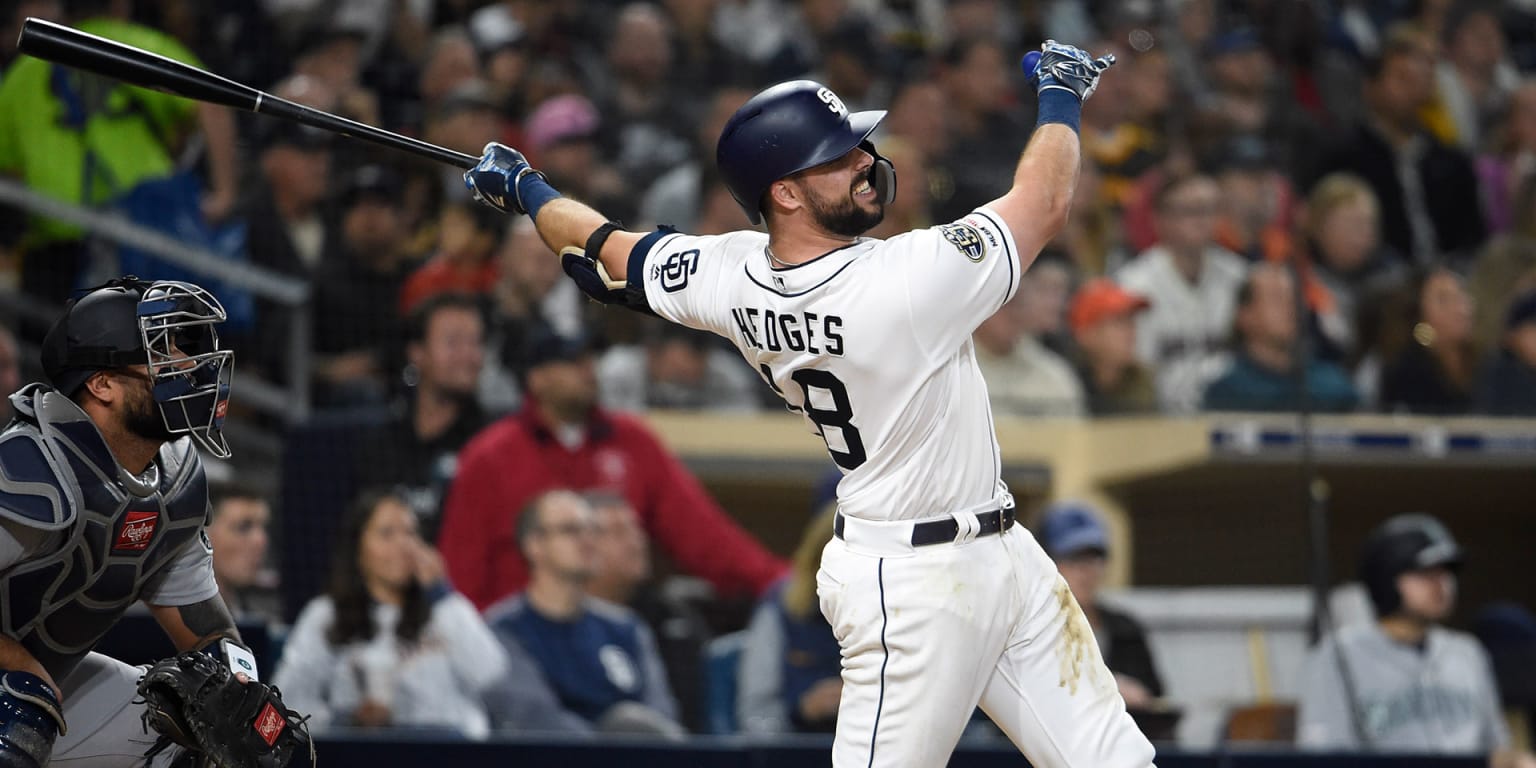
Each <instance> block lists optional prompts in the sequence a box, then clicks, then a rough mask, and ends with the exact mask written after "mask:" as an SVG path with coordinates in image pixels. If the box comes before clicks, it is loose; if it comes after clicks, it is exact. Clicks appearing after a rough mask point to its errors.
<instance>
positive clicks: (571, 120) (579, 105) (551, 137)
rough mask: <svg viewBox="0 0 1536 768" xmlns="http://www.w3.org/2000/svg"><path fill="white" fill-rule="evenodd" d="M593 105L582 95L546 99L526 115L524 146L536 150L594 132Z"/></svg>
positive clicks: (570, 94)
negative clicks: (526, 142)
mask: <svg viewBox="0 0 1536 768" xmlns="http://www.w3.org/2000/svg"><path fill="white" fill-rule="evenodd" d="M597 124H598V117H597V108H596V107H594V106H592V102H590V101H588V100H587V99H586V97H584V96H578V95H576V94H574V93H568V94H564V95H561V96H555V97H554V98H551V99H548V100H546V101H545V102H544V103H542V104H540V105H539V106H538V108H537V109H535V110H534V111H533V114H532V115H529V116H528V126H527V133H528V148H529V149H532V150H533V151H535V152H539V151H542V150H545V149H548V148H549V147H552V146H554V145H555V144H558V143H560V142H562V141H570V140H572V139H584V138H588V137H590V136H592V134H594V133H597Z"/></svg>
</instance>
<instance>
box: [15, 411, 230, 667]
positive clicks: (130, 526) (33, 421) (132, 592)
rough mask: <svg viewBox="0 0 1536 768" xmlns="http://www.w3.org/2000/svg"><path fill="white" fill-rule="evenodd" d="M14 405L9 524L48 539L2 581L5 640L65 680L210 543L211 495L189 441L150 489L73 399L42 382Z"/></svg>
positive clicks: (176, 448)
mask: <svg viewBox="0 0 1536 768" xmlns="http://www.w3.org/2000/svg"><path fill="white" fill-rule="evenodd" d="M12 402H13V403H14V404H16V405H17V406H18V409H17V418H16V419H15V420H14V421H13V422H12V423H11V425H10V426H9V427H7V428H6V429H5V430H4V431H3V432H0V472H3V475H0V516H4V517H5V518H7V519H8V520H9V521H10V522H12V523H19V524H20V525H22V526H25V527H29V528H35V529H41V530H45V531H48V536H47V540H46V542H45V544H44V546H43V548H42V551H40V552H38V553H37V554H35V555H33V556H31V557H29V558H28V559H27V560H25V561H23V562H21V563H18V564H16V565H15V566H13V567H11V568H10V569H9V570H7V571H5V572H4V573H0V606H3V608H0V632H3V633H4V634H6V635H7V636H10V637H13V638H16V639H18V640H19V641H20V642H21V644H22V645H23V646H24V647H25V648H26V649H27V650H28V651H30V652H31V653H32V655H33V656H35V657H37V660H38V661H39V662H41V663H42V665H43V666H44V667H45V668H46V669H47V670H48V673H49V674H51V675H53V677H54V679H55V680H57V679H62V678H63V677H64V676H65V675H66V674H68V672H69V670H71V669H72V668H73V667H74V666H75V664H76V663H78V662H79V660H80V659H81V658H82V657H83V656H85V654H86V652H88V651H89V650H90V649H91V648H92V647H93V646H94V645H95V644H96V642H97V641H98V640H100V639H101V637H102V636H103V635H105V634H106V633H107V630H108V629H110V628H111V627H112V625H113V624H115V623H116V622H117V620H118V619H119V618H120V617H121V616H122V615H123V612H124V611H125V610H127V608H128V606H130V605H132V604H133V603H134V602H136V601H137V600H138V599H139V595H140V593H141V592H142V591H143V589H144V586H145V584H146V583H148V582H149V581H150V579H151V578H152V577H154V576H155V575H156V574H157V573H159V571H160V570H161V569H162V568H164V567H165V565H166V563H168V562H170V560H171V559H172V558H173V557H174V556H175V555H176V554H177V552H179V551H180V550H181V548H182V547H183V546H184V545H186V544H187V543H188V542H189V541H191V540H192V539H194V538H196V537H198V536H200V535H202V529H203V521H204V517H205V515H206V514H207V505H208V486H207V480H206V478H205V477H204V475H203V469H202V464H201V462H200V461H199V460H198V457H197V452H196V451H195V450H194V449H193V447H192V442H191V440H190V439H187V438H182V439H180V440H177V441H175V442H172V443H167V444H166V445H165V446H164V447H162V448H161V449H160V455H159V457H158V459H157V461H156V462H155V465H156V468H155V469H151V470H150V474H149V475H148V476H147V480H148V481H149V482H148V483H144V482H136V481H135V479H134V478H131V477H123V476H122V475H124V474H126V473H124V471H123V470H122V469H121V468H120V467H118V465H117V462H116V460H114V459H113V458H112V454H111V452H110V451H109V450H108V449H107V445H106V442H105V441H104V440H102V437H101V434H100V433H99V432H97V430H96V427H95V425H94V424H93V423H92V422H91V421H90V420H89V419H88V418H87V417H86V415H85V413H84V412H83V411H81V410H80V409H79V407H78V406H76V405H75V404H74V403H73V402H72V401H70V400H69V399H68V398H66V397H64V396H63V395H60V394H59V393H58V392H55V391H53V390H51V389H49V388H47V387H44V386H42V385H32V386H30V387H28V388H26V389H24V390H23V391H22V392H21V393H18V395H17V396H15V397H13V398H12ZM157 470H158V471H157Z"/></svg>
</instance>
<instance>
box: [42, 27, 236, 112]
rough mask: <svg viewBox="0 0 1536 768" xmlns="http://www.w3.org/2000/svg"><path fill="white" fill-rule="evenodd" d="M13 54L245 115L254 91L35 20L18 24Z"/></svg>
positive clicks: (111, 42) (193, 69) (145, 54)
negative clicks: (218, 105) (20, 53)
mask: <svg viewBox="0 0 1536 768" xmlns="http://www.w3.org/2000/svg"><path fill="white" fill-rule="evenodd" d="M16 48H17V50H19V51H21V52H22V53H25V54H27V55H29V56H36V57H37V58H39V59H46V60H48V61H52V62H56V63H59V64H64V65H66V66H70V67H74V68H76V69H81V70H84V71H86V72H91V73H93V74H97V75H101V76H103V77H109V78H113V79H115V80H121V81H123V82H125V83H130V84H133V85H138V86H143V87H145V88H153V89H155V90H158V91H164V92H166V93H172V94H176V95H178V96H185V97H187V98H189V99H196V100H198V101H207V102H212V103H215V104H222V105H224V106H227V107H234V108H236V109H245V110H250V109H254V108H255V105H256V99H257V96H258V95H259V94H260V93H261V92H260V91H258V90H256V89H255V88H252V87H250V86H248V85H243V84H241V83H237V82H235V81H233V80H230V79H228V78H224V77H219V76H218V75H215V74H213V73H211V72H205V71H203V70H201V69H198V68H197V67H194V66H191V65H188V64H184V63H182V62H179V61H175V60H173V59H168V58H166V57H164V56H160V55H158V54H154V53H150V52H149V51H146V50H142V49H140V48H135V47H133V46H131V45H125V44H123V43H119V42H117V41H115V40H108V39H106V38H102V37H97V36H96V35H92V34H90V33H87V32H81V31H80V30H78V29H71V28H69V27H66V26H63V25H61V24H54V23H53V22H50V21H43V20H41V19H27V20H25V21H23V22H22V24H21V37H20V38H18V39H17V41H16Z"/></svg>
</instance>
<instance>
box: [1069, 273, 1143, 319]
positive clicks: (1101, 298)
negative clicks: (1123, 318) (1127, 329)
mask: <svg viewBox="0 0 1536 768" xmlns="http://www.w3.org/2000/svg"><path fill="white" fill-rule="evenodd" d="M1150 306H1152V303H1151V302H1149V301H1147V299H1146V297H1144V296H1142V295H1140V294H1135V293H1131V292H1130V291H1127V290H1126V289H1124V288H1121V287H1120V286H1119V285H1117V284H1116V283H1115V281H1113V280H1111V279H1109V278H1107V277H1098V278H1094V279H1093V280H1089V281H1088V282H1087V284H1085V285H1084V286H1083V287H1082V288H1080V289H1078V291H1077V296H1075V297H1073V299H1072V308H1071V310H1069V311H1068V313H1067V320H1068V322H1070V323H1071V324H1072V330H1074V331H1080V330H1083V329H1084V328H1089V327H1091V326H1094V325H1097V324H1098V323H1099V321H1101V320H1104V319H1105V318H1110V317H1115V316H1116V315H1124V314H1130V313H1134V312H1140V311H1142V310H1144V309H1146V308H1147V307H1150Z"/></svg>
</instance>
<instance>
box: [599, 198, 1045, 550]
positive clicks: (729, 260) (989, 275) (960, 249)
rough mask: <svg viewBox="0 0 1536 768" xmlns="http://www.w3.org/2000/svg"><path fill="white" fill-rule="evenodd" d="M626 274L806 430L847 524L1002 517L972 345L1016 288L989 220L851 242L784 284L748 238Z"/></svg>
mask: <svg viewBox="0 0 1536 768" xmlns="http://www.w3.org/2000/svg"><path fill="white" fill-rule="evenodd" d="M641 258H643V259H644V262H643V263H636V262H635V261H634V259H641ZM631 259H632V261H631V263H632V265H634V266H638V267H640V268H633V267H632V268H631V269H630V271H629V273H630V275H632V276H635V277H640V278H641V279H643V281H644V288H645V297H646V300H647V302H648V303H649V304H650V306H651V308H652V309H653V310H654V311H655V312H656V313H657V314H659V315H661V316H662V317H663V318H666V319H668V320H672V321H674V322H678V323H682V324H683V325H687V326H690V327H693V328H699V329H703V330H708V331H712V332H714V333H717V334H719V335H722V336H725V337H726V338H728V339H730V340H731V341H732V342H733V343H735V345H736V348H737V349H738V350H740V351H741V354H742V355H743V356H744V357H746V359H747V362H748V363H750V364H751V365H752V367H753V368H754V369H756V370H757V371H758V372H759V373H761V374H762V375H763V376H764V378H765V379H767V381H768V383H769V385H770V386H772V387H773V388H774V390H775V391H777V392H778V393H779V394H780V395H781V396H782V397H783V398H784V401H785V403H786V404H787V405H788V406H789V408H790V410H792V411H795V412H797V413H800V414H802V415H803V416H804V417H805V418H806V419H807V420H808V421H809V422H810V423H811V425H812V428H813V429H814V430H815V431H816V432H817V433H818V434H820V435H821V437H822V438H823V439H824V440H825V441H826V443H827V450H828V452H829V453H830V454H831V455H832V459H833V460H834V461H835V462H837V465H838V466H839V467H841V468H842V469H843V472H844V474H845V477H844V479H843V482H842V485H841V486H840V488H839V493H838V500H839V508H840V510H841V511H842V512H843V513H844V514H846V515H849V516H852V517H856V518H863V519H866V520H894V519H920V518H926V517H934V516H937V515H945V514H949V513H951V512H954V511H957V510H981V509H997V508H998V507H999V506H1002V505H1003V504H1004V503H1005V501H1006V499H1007V491H1006V489H1005V488H1004V487H1003V486H1002V485H1001V483H999V481H998V477H999V474H1000V471H1001V463H1000V458H999V453H998V447H997V438H996V436H995V430H994V429H993V425H992V416H991V411H990V409H989V408H988V406H987V390H986V384H985V382H984V381H983V380H982V377H981V371H980V369H979V368H978V367H977V365H976V355H975V350H974V348H973V347H972V345H971V341H970V336H971V332H972V331H973V330H975V328H976V326H977V325H979V324H980V323H981V322H982V321H983V320H985V319H986V318H987V317H989V316H991V315H992V314H993V313H995V312H996V311H997V310H998V308H1000V307H1001V306H1002V305H1003V304H1004V303H1006V302H1007V301H1008V300H1009V299H1010V298H1012V297H1013V294H1014V292H1015V291H1016V290H1018V285H1019V275H1018V272H1019V266H1018V256H1017V254H1016V252H1015V246H1014V243H1013V237H1012V235H1011V234H1010V232H1009V231H1008V229H1007V228H1006V227H1004V226H1003V225H1002V224H1001V223H1000V220H999V218H998V216H997V215H996V214H995V213H993V212H991V211H989V210H988V209H986V208H978V209H977V210H976V211H974V212H973V213H971V214H969V215H967V216H965V217H963V218H962V219H960V220H959V221H956V222H954V223H951V224H945V225H942V226H937V227H932V228H929V229H921V230H915V231H912V232H908V233H905V234H902V235H898V236H896V237H893V238H891V239H889V240H875V239H871V238H861V239H859V240H858V241H856V242H854V243H853V244H851V245H848V246H846V247H844V248H839V249H837V250H834V251H832V252H830V253H827V254H825V255H823V256H821V257H819V258H817V259H814V260H812V261H809V262H806V263H804V264H800V265H798V266H795V267H790V268H774V267H773V266H772V263H771V261H770V258H769V253H768V236H767V235H766V234H763V233H760V232H750V231H746V232H735V233H731V234H726V235H717V236H702V237H701V236H691V235H684V234H679V233H675V232H670V231H664V232H656V233H653V234H651V235H649V236H647V237H646V238H645V239H644V240H642V241H641V242H640V243H639V244H638V245H637V246H636V247H635V253H634V255H633V256H632V257H631ZM893 382H899V383H898V384H896V386H895V387H893V386H892V383H893Z"/></svg>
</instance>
